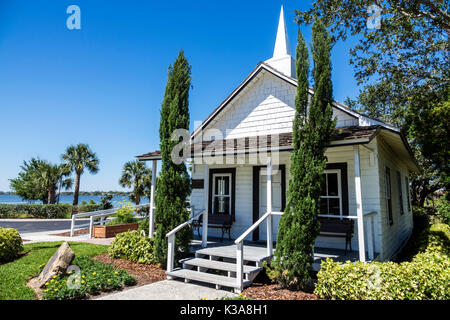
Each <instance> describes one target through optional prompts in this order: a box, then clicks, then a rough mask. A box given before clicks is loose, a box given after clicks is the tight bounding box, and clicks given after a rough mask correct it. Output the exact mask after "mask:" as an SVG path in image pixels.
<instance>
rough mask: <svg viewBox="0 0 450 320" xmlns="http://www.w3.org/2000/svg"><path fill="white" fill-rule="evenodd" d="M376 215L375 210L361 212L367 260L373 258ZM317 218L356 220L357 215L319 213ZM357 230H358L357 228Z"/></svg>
mask: <svg viewBox="0 0 450 320" xmlns="http://www.w3.org/2000/svg"><path fill="white" fill-rule="evenodd" d="M376 215H377V212H376V211H371V212H367V213H364V214H363V223H364V239H366V240H367V257H368V258H369V260H373V259H374V258H375V223H374V219H375V216H376ZM319 218H332V219H341V220H342V219H351V220H356V221H357V220H358V217H357V216H338V215H327V214H319ZM358 232H359V230H358Z"/></svg>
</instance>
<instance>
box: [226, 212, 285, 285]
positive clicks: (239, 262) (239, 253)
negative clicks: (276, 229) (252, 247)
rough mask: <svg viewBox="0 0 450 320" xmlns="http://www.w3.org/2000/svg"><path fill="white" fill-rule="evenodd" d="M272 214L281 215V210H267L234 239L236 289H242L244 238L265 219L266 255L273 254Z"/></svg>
mask: <svg viewBox="0 0 450 320" xmlns="http://www.w3.org/2000/svg"><path fill="white" fill-rule="evenodd" d="M274 215H283V212H272V211H267V212H266V213H265V214H264V215H263V216H262V217H261V218H259V220H258V221H256V222H255V223H254V224H253V225H252V226H251V227H250V228H248V229H247V230H246V231H245V232H244V233H243V234H242V235H241V236H240V237H239V238H237V239H236V241H234V243H235V244H236V284H237V290H238V291H239V292H242V290H243V289H244V239H245V238H247V237H248V236H249V235H250V234H251V233H252V232H253V231H254V230H255V229H256V228H258V227H259V225H260V224H261V223H263V222H264V221H267V223H266V227H267V237H266V239H267V256H268V257H272V255H273V230H272V217H273V216H274Z"/></svg>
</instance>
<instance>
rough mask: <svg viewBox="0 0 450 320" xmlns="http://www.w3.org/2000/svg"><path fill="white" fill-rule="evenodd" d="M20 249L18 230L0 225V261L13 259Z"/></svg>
mask: <svg viewBox="0 0 450 320" xmlns="http://www.w3.org/2000/svg"><path fill="white" fill-rule="evenodd" d="M21 251H23V246H22V238H21V237H20V235H19V231H17V230H16V229H8V228H1V227H0V263H4V262H9V261H12V260H14V259H15V258H16V257H17V255H18V254H19V252H21Z"/></svg>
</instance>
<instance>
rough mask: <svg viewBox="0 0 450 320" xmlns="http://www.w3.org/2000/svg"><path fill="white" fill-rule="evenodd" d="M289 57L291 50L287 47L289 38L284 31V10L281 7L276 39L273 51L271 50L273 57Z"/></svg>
mask: <svg viewBox="0 0 450 320" xmlns="http://www.w3.org/2000/svg"><path fill="white" fill-rule="evenodd" d="M286 55H291V48H290V46H289V38H288V34H287V31H286V22H285V20H284V10H283V6H281V12H280V20H279V21H278V31H277V39H276V41H275V49H274V50H273V57H274V58H277V57H282V56H286Z"/></svg>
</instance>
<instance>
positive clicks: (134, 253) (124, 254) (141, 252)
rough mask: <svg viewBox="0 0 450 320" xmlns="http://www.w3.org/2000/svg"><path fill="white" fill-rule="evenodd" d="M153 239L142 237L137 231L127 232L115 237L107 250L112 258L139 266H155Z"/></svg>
mask: <svg viewBox="0 0 450 320" xmlns="http://www.w3.org/2000/svg"><path fill="white" fill-rule="evenodd" d="M153 242H154V240H153V239H150V238H149V237H146V236H142V235H141V234H140V233H139V232H138V231H136V230H134V231H127V232H123V233H120V234H118V235H116V237H115V239H114V241H113V242H112V243H111V245H110V246H109V248H108V253H109V255H110V256H111V257H113V258H120V259H125V260H129V261H133V262H137V263H141V264H155V263H156V259H155V257H154V256H153Z"/></svg>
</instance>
